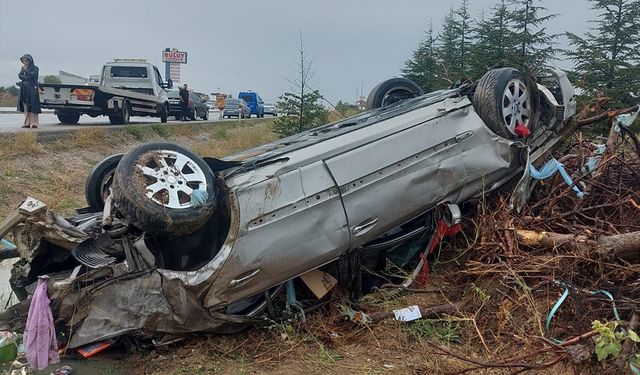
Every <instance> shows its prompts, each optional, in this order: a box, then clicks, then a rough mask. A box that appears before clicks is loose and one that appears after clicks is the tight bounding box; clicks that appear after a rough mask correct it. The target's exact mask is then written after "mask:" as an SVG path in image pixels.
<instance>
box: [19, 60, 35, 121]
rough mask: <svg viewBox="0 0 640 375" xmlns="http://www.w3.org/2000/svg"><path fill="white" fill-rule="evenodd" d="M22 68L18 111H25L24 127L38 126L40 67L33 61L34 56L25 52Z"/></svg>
mask: <svg viewBox="0 0 640 375" xmlns="http://www.w3.org/2000/svg"><path fill="white" fill-rule="evenodd" d="M20 62H22V69H20V73H18V78H20V100H19V101H18V111H20V112H24V124H23V125H22V127H23V128H29V127H31V128H37V127H38V113H40V95H39V93H38V73H39V70H38V67H37V66H36V65H35V64H34V63H33V57H31V55H29V54H25V55H24V56H22V57H21V58H20Z"/></svg>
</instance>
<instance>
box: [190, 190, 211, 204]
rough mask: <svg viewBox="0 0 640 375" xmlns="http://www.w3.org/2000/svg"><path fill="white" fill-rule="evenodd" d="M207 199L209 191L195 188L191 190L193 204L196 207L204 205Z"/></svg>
mask: <svg viewBox="0 0 640 375" xmlns="http://www.w3.org/2000/svg"><path fill="white" fill-rule="evenodd" d="M207 199H209V193H207V192H206V191H205V190H200V189H195V190H194V191H192V192H191V206H193V207H194V208H197V207H202V206H204V204H205V203H207Z"/></svg>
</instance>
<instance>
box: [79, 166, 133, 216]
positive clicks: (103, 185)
mask: <svg viewBox="0 0 640 375" xmlns="http://www.w3.org/2000/svg"><path fill="white" fill-rule="evenodd" d="M122 155H123V154H116V155H111V156H109V157H108V158H106V159H104V160H102V161H101V162H100V163H98V164H96V166H95V167H93V169H92V170H91V172H90V173H89V176H87V180H86V182H85V184H84V197H85V199H86V200H87V204H88V205H89V207H90V208H91V209H92V210H93V211H95V212H99V211H102V210H103V209H104V200H105V199H106V198H107V196H108V195H109V188H110V187H111V185H112V184H113V174H114V173H115V171H116V167H117V166H118V163H119V162H120V159H122Z"/></svg>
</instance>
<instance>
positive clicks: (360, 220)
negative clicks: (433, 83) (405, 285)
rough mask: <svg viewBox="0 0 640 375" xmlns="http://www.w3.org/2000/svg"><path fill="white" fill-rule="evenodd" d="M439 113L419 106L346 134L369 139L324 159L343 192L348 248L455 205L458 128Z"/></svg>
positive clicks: (459, 174) (458, 169) (459, 170)
mask: <svg viewBox="0 0 640 375" xmlns="http://www.w3.org/2000/svg"><path fill="white" fill-rule="evenodd" d="M440 111H441V109H439V108H430V107H427V108H426V109H425V108H422V109H419V110H415V111H411V112H409V113H405V114H402V115H399V116H396V117H393V118H391V119H388V120H386V121H382V122H379V123H375V124H373V125H371V126H368V127H365V128H363V129H359V130H357V131H354V132H352V133H350V134H348V135H347V136H346V137H349V138H353V139H354V143H355V139H371V141H369V142H366V143H363V144H360V145H359V146H358V147H355V148H353V149H350V150H349V151H347V152H344V153H341V154H339V155H337V156H335V157H332V158H330V159H327V160H326V164H327V166H328V167H329V169H330V171H331V173H332V175H333V177H334V179H335V181H336V183H337V185H338V186H339V187H340V191H341V194H342V200H343V203H344V207H345V211H346V214H347V220H348V225H349V232H350V235H351V248H355V247H358V246H360V245H362V244H364V243H366V242H368V241H370V240H372V239H373V238H376V237H377V236H379V235H381V234H383V233H384V232H386V231H388V230H389V229H392V228H394V227H396V226H398V225H400V224H402V223H404V222H406V221H408V220H410V219H411V218H413V217H415V216H417V215H419V214H421V213H423V212H424V211H425V210H426V209H428V208H430V207H433V206H434V205H436V204H437V203H441V202H446V201H455V199H456V197H457V196H458V194H459V191H460V189H461V188H462V186H463V184H457V183H456V181H461V180H462V178H463V177H464V173H465V169H464V163H463V162H461V161H460V160H458V159H459V158H457V156H458V153H459V145H458V142H457V136H458V134H456V129H454V127H452V126H449V125H450V124H448V119H447V117H446V116H442V115H441V114H440V113H441V112H440ZM424 119H430V120H424ZM343 137H345V136H343ZM347 141H348V140H347Z"/></svg>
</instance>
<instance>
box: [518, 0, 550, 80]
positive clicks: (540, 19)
mask: <svg viewBox="0 0 640 375" xmlns="http://www.w3.org/2000/svg"><path fill="white" fill-rule="evenodd" d="M538 2H540V0H512V3H511V4H512V6H513V9H512V10H511V12H510V14H511V18H512V19H513V27H514V34H513V35H514V42H515V43H516V45H517V46H518V51H517V53H516V54H515V55H514V56H512V57H510V60H511V61H509V64H510V65H512V66H514V67H518V68H522V67H524V66H527V67H529V68H532V69H533V70H540V69H544V68H546V67H547V66H548V63H549V60H551V59H553V57H554V54H555V52H556V49H555V48H554V47H553V45H554V44H555V43H554V40H555V39H556V38H557V35H555V34H553V35H548V34H547V31H546V28H545V27H544V23H545V22H547V21H548V20H550V19H552V18H554V17H555V16H556V15H555V14H547V15H541V13H543V12H546V11H547V8H545V7H543V6H539V5H536V3H538Z"/></svg>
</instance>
